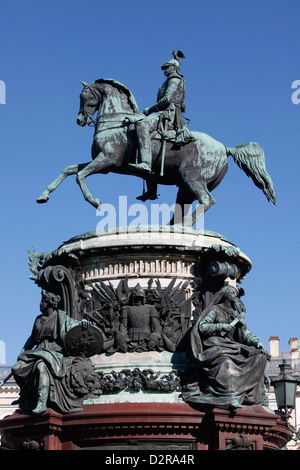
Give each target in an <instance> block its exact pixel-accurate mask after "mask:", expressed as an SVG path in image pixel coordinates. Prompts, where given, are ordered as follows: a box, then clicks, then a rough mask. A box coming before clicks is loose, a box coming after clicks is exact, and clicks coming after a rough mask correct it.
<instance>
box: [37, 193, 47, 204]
mask: <svg viewBox="0 0 300 470" xmlns="http://www.w3.org/2000/svg"><path fill="white" fill-rule="evenodd" d="M48 200H49V196H46V195H43V194H41V195H40V197H38V198H37V200H36V202H38V203H39V204H43V203H44V202H47V201H48Z"/></svg>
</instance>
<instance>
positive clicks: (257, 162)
mask: <svg viewBox="0 0 300 470" xmlns="http://www.w3.org/2000/svg"><path fill="white" fill-rule="evenodd" d="M173 55H174V59H171V60H170V61H168V62H166V63H165V64H164V65H163V66H162V69H163V71H164V73H165V75H166V77H167V79H166V80H165V82H164V83H163V84H162V86H161V87H160V89H159V91H158V96H157V101H156V103H155V104H154V105H153V106H150V107H149V108H146V109H145V110H144V111H143V112H142V113H141V112H140V111H139V108H138V106H137V103H136V100H135V98H134V96H133V95H132V93H131V92H130V91H129V90H128V88H127V87H126V86H125V85H123V84H121V83H120V82H118V81H116V80H112V79H99V80H96V81H94V82H92V83H85V82H82V83H83V86H84V87H83V90H82V92H81V95H80V110H79V114H78V117H77V123H78V124H79V125H80V126H85V125H86V124H88V125H90V124H92V123H94V124H95V133H94V138H93V144H92V161H91V162H85V163H79V164H74V165H70V166H67V167H66V168H65V169H64V170H63V171H62V172H61V173H60V175H59V176H58V177H57V178H56V179H55V180H54V181H53V182H52V183H51V184H50V185H49V186H48V187H47V188H46V189H45V191H44V192H43V193H42V194H41V195H40V196H39V198H38V199H37V202H39V203H44V202H47V201H48V199H49V195H50V193H51V192H53V191H54V190H55V189H56V188H57V187H58V185H59V184H60V183H61V182H62V181H63V180H64V179H65V178H66V177H67V176H70V175H74V174H75V175H77V183H78V184H79V186H80V189H81V191H82V193H83V196H84V198H85V199H86V201H87V202H89V203H90V204H91V205H92V206H94V207H96V208H99V206H100V204H101V201H100V199H99V198H95V197H93V196H92V194H91V193H90V191H89V189H88V187H87V185H86V182H85V179H86V178H87V177H88V176H89V175H93V174H97V173H101V174H107V173H109V172H113V173H119V174H122V175H136V176H138V177H141V178H143V179H145V180H146V181H147V186H148V190H147V192H145V193H144V194H143V195H142V196H139V198H138V199H141V200H142V201H145V200H147V199H156V198H157V195H156V188H157V185H158V184H163V185H176V186H178V193H177V201H176V202H177V205H178V206H177V207H180V214H183V215H184V211H187V210H188V207H189V206H190V205H191V204H192V203H193V202H194V201H198V202H199V204H201V205H203V206H202V207H203V210H204V212H205V211H207V210H208V209H209V208H210V207H211V206H212V205H213V204H214V203H215V200H214V198H213V197H212V195H211V191H213V190H214V189H215V188H216V187H217V186H218V185H219V184H220V182H221V181H222V179H223V178H224V176H225V174H226V172H227V168H228V165H227V158H228V156H229V155H231V156H232V157H233V159H234V161H235V162H236V163H237V164H238V165H239V167H240V168H242V169H243V171H244V172H245V173H246V174H247V175H248V176H250V177H251V179H252V180H253V182H254V184H255V185H256V186H257V187H258V188H260V189H261V190H262V191H263V192H264V194H265V196H266V197H267V199H268V200H269V201H272V202H273V203H274V204H275V203H276V197H275V193H274V190H273V183H272V180H271V178H270V176H269V174H268V172H267V170H266V166H265V156H264V151H263V149H262V148H261V146H260V145H259V144H257V143H255V142H250V143H246V144H244V145H239V146H237V147H231V148H228V147H226V146H225V145H224V144H222V143H220V142H218V141H216V140H215V139H213V138H212V137H210V136H209V135H207V134H204V133H202V132H191V131H190V130H189V129H188V128H187V125H186V124H185V122H184V118H183V112H184V110H185V103H184V96H185V82H184V80H183V76H182V75H181V74H180V72H179V70H180V58H181V57H183V54H182V53H180V52H178V53H177V54H175V53H174V54H173ZM96 112H97V113H98V114H97V118H96V120H95V121H94V120H93V116H94V114H95V113H96ZM185 213H186V212H185ZM198 216H199V214H195V213H194V214H192V216H191V217H190V218H189V219H184V224H185V225H186V226H189V225H190V226H191V225H193V223H194V222H195V220H196V218H197V217H198ZM174 221H175V222H176V223H177V222H180V219H179V218H178V216H177V214H176V213H175V216H174V218H173V220H172V221H171V223H174Z"/></svg>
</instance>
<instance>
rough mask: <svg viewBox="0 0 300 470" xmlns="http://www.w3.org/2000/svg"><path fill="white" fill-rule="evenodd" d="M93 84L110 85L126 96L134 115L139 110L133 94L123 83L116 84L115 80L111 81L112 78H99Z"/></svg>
mask: <svg viewBox="0 0 300 470" xmlns="http://www.w3.org/2000/svg"><path fill="white" fill-rule="evenodd" d="M95 83H99V84H100V83H107V84H109V85H112V86H113V87H115V88H118V89H119V90H121V91H122V92H123V93H125V95H127V98H128V102H129V104H130V106H131V108H132V110H133V111H134V112H135V113H138V112H139V108H138V105H137V103H136V101H135V98H134V96H133V94H132V93H131V91H130V90H129V89H128V88H127V87H126V86H125V85H123V83H121V82H118V81H117V80H113V79H112V78H99V79H98V80H95Z"/></svg>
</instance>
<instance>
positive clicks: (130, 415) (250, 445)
mask: <svg viewBox="0 0 300 470" xmlns="http://www.w3.org/2000/svg"><path fill="white" fill-rule="evenodd" d="M1 430H2V441H3V442H4V444H5V445H7V446H9V447H11V448H13V449H16V450H20V449H24V448H25V449H26V448H27V449H31V448H35V449H44V450H89V449H90V450H115V451H117V452H118V451H120V450H151V451H156V450H157V451H158V450H165V451H170V450H177V451H197V450H227V449H228V450H239V449H242V450H278V449H280V448H281V447H282V446H283V445H285V444H286V442H287V440H288V439H289V438H290V433H289V431H287V428H286V426H285V425H284V423H283V422H281V421H280V420H279V419H278V417H277V416H276V415H275V414H272V413H269V412H267V411H266V410H265V409H264V408H263V407H260V406H256V407H251V408H247V407H245V408H244V409H243V410H239V411H238V412H237V413H236V414H232V413H229V412H228V411H224V410H218V409H214V410H211V411H209V412H207V413H201V412H199V411H196V410H193V409H192V408H191V407H190V406H189V405H187V404H184V403H177V404H174V403H173V404H170V403H124V404H121V403H119V404H115V405H113V406H112V405H111V404H102V405H100V404H98V405H96V404H94V405H85V406H84V411H83V412H82V413H77V414H68V415H60V414H57V413H54V412H53V411H51V410H49V411H47V412H45V413H43V414H42V415H40V416H26V415H20V414H18V413H15V414H14V415H12V416H10V417H8V418H5V419H4V420H3V421H2V423H1Z"/></svg>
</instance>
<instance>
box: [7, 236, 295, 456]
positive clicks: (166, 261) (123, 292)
mask: <svg viewBox="0 0 300 470" xmlns="http://www.w3.org/2000/svg"><path fill="white" fill-rule="evenodd" d="M31 260H33V261H34V258H33V257H32V258H31ZM250 269H251V261H250V260H249V258H248V257H247V256H246V255H244V254H243V253H242V252H241V251H240V250H239V249H238V248H237V247H236V246H235V245H233V244H232V243H230V242H229V241H227V240H226V239H225V238H224V237H223V236H221V235H218V234H216V233H213V232H200V231H197V230H193V229H189V230H184V231H182V229H176V227H175V228H170V227H167V228H166V227H165V228H164V227H161V228H159V229H154V228H153V227H144V228H139V230H138V231H137V229H136V228H135V229H133V228H132V229H131V231H129V230H128V228H126V229H125V230H122V229H119V230H118V231H115V230H112V231H107V232H103V233H100V234H96V233H87V234H84V235H81V236H77V237H74V238H72V239H71V240H69V241H68V242H65V243H64V244H63V245H62V246H61V247H59V249H58V250H55V251H54V252H52V253H50V254H48V256H47V257H46V258H45V259H42V258H39V259H38V260H37V262H36V264H35V269H32V272H34V273H35V281H36V283H37V284H38V285H39V286H40V287H41V288H42V289H45V290H48V291H50V292H55V293H56V294H59V296H60V298H61V305H60V306H59V308H60V309H61V310H63V311H65V312H66V313H67V314H68V315H69V316H70V317H72V318H74V319H76V320H80V319H81V318H82V317H83V316H85V317H88V318H89V319H90V320H91V321H92V322H95V323H94V324H95V325H98V326H99V327H100V329H101V331H102V333H103V336H104V341H103V344H104V346H103V350H102V352H101V353H100V354H97V355H95V356H92V357H91V358H90V359H91V361H92V363H93V364H94V370H95V371H96V373H97V377H98V379H99V387H98V394H90V395H87V396H85V397H84V399H83V411H82V412H79V413H72V412H71V413H69V414H59V413H56V412H54V411H52V409H50V408H51V404H50V406H49V408H48V410H47V411H46V412H44V413H42V414H40V415H28V414H27V415H26V414H22V413H21V412H16V413H14V415H12V416H9V417H8V418H6V419H4V420H3V421H2V422H1V433H2V441H3V443H4V444H5V445H7V446H8V447H11V448H13V449H21V448H32V447H33V448H34V447H37V448H44V449H45V450H58V449H62V450H63V449H74V450H75V449H102V450H114V449H115V450H122V449H125V450H140V449H141V450H142V449H144V450H150V449H151V450H154V451H155V450H183V451H185V450H190V451H193V450H214V449H235V448H249V449H255V450H262V449H279V448H281V447H282V446H283V445H285V444H286V442H287V440H288V439H289V432H288V430H287V428H286V426H285V425H284V423H282V422H280V421H279V420H278V417H277V416H276V415H275V414H273V413H271V412H268V411H266V409H265V408H263V407H262V406H243V407H242V408H241V409H238V410H237V411H235V412H230V411H228V410H225V409H218V408H213V409H210V410H209V411H207V408H206V411H203V409H202V410H200V408H199V407H198V408H197V409H196V406H195V407H194V405H192V406H190V405H189V404H188V402H185V401H184V399H183V397H184V392H185V391H186V390H187V388H186V387H187V385H189V384H192V385H194V382H193V380H192V379H191V376H192V377H193V378H194V375H193V374H194V372H193V371H194V366H191V357H190V356H189V353H190V351H189V345H190V337H189V334H190V330H191V325H192V324H193V322H194V320H195V318H197V316H198V315H199V312H201V311H202V310H203V308H204V306H205V305H206V304H207V303H208V302H209V301H210V300H211V299H212V298H214V295H215V293H216V292H219V290H220V288H222V287H224V285H225V286H226V285H228V284H229V285H232V286H237V284H238V283H239V282H241V280H242V279H243V277H244V276H245V275H246V274H247V273H248V272H249V271H250ZM137 283H138V284H139V286H140V287H141V288H142V289H144V291H145V295H146V300H145V305H150V304H151V308H152V307H155V309H154V310H155V314H154V317H155V318H154V319H155V321H156V327H157V324H158V323H159V329H158V330H157V331H156V330H153V328H154V326H153V325H154V323H153V325H150V323H149V322H150V320H149V318H148V320H147V315H146V314H144V313H142V311H143V310H142V307H139V308H140V310H139V309H138V314H139V315H138V316H136V317H135V323H136V324H135V325H134V328H133V329H132V327H131V329H130V327H129V326H128V324H127V323H128V322H127V321H126V322H125V323H124V324H123V323H122V318H123V317H122V311H123V308H124V306H125V307H126V308H127V307H129V305H131V304H130V301H129V298H131V297H130V296H132V292H133V290H134V288H135V286H136V285H137ZM149 311H151V312H152V311H153V309H152V310H151V309H150V310H149ZM151 315H152V314H151ZM124 318H125V319H126V320H127V317H126V316H124ZM124 318H123V319H124ZM151 318H152V317H151ZM137 320H139V321H140V320H142V323H141V324H139V321H138V322H137ZM146 320H147V321H148V323H149V324H147V325H146V327H143V325H144V324H145V322H146V323H147V321H146ZM157 322H158V323H157ZM137 323H138V324H137ZM150 326H151V328H152V332H153V331H154V333H155V334H156V336H155V338H156V342H155V341H154V342H152V344H151V341H152V339H151V338H152V336H151V335H152V333H151V335H150V329H149V328H150ZM122 328H123V330H122ZM126 328H127V329H126ZM143 328H144V329H143ZM147 328H148V329H147ZM122 331H125V333H126V334H123V336H122V335H121V336H120V333H121V332H122ZM118 335H119V336H118ZM124 337H126V338H127V339H126V341H125V342H124V341H123V339H124ZM198 367H199V365H198ZM191 370H192V372H191ZM196 372H197V370H196ZM197 373H198V372H197ZM189 374H191V375H190V376H189ZM198 375H199V373H198ZM187 376H189V377H188V378H187ZM189 390H192V388H191V389H189Z"/></svg>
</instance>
